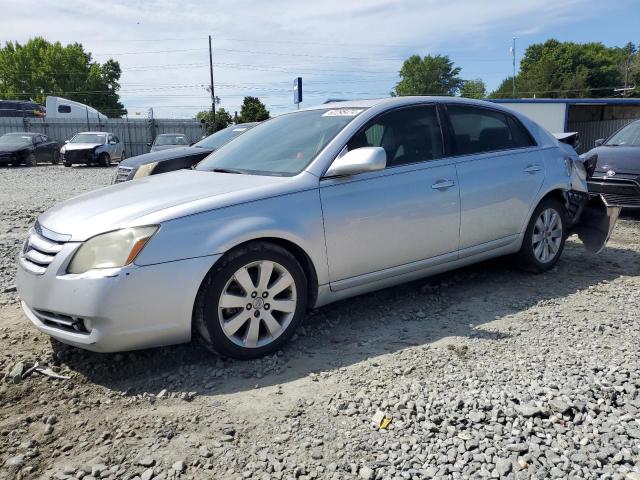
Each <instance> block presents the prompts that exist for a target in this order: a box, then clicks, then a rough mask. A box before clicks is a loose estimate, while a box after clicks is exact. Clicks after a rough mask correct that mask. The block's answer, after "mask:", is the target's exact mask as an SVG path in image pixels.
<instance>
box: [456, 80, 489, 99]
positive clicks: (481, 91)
mask: <svg viewBox="0 0 640 480" xmlns="http://www.w3.org/2000/svg"><path fill="white" fill-rule="evenodd" d="M460 96H461V97H466V98H484V97H486V96H487V87H486V85H485V84H484V82H483V81H482V79H481V78H476V79H475V80H465V81H464V83H463V84H462V88H461V89H460Z"/></svg>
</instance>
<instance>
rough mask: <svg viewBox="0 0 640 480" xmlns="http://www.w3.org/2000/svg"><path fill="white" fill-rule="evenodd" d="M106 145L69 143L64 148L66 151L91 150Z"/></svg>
mask: <svg viewBox="0 0 640 480" xmlns="http://www.w3.org/2000/svg"><path fill="white" fill-rule="evenodd" d="M101 145H104V144H103V143H67V144H65V146H64V149H65V151H67V152H70V151H72V150H89V149H92V148H96V147H99V146H101Z"/></svg>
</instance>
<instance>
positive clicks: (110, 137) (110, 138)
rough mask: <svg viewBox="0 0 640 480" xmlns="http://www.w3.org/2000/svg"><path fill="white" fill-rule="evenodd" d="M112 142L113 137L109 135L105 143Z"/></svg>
mask: <svg viewBox="0 0 640 480" xmlns="http://www.w3.org/2000/svg"><path fill="white" fill-rule="evenodd" d="M113 141H114V138H113V135H109V138H108V139H107V142H109V143H111V142H113Z"/></svg>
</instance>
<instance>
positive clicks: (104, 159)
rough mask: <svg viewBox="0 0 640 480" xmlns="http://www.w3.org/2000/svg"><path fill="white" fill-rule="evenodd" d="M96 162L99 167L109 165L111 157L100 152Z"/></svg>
mask: <svg viewBox="0 0 640 480" xmlns="http://www.w3.org/2000/svg"><path fill="white" fill-rule="evenodd" d="M98 163H99V164H100V166H101V167H110V166H111V157H110V156H109V154H108V153H101V154H100V156H99V157H98Z"/></svg>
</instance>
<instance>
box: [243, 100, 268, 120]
mask: <svg viewBox="0 0 640 480" xmlns="http://www.w3.org/2000/svg"><path fill="white" fill-rule="evenodd" d="M268 119H269V110H267V107H266V106H265V105H264V103H262V102H261V101H260V99H259V98H258V97H244V100H243V101H242V107H240V119H239V120H240V123H246V122H262V121H264V120H268Z"/></svg>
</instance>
